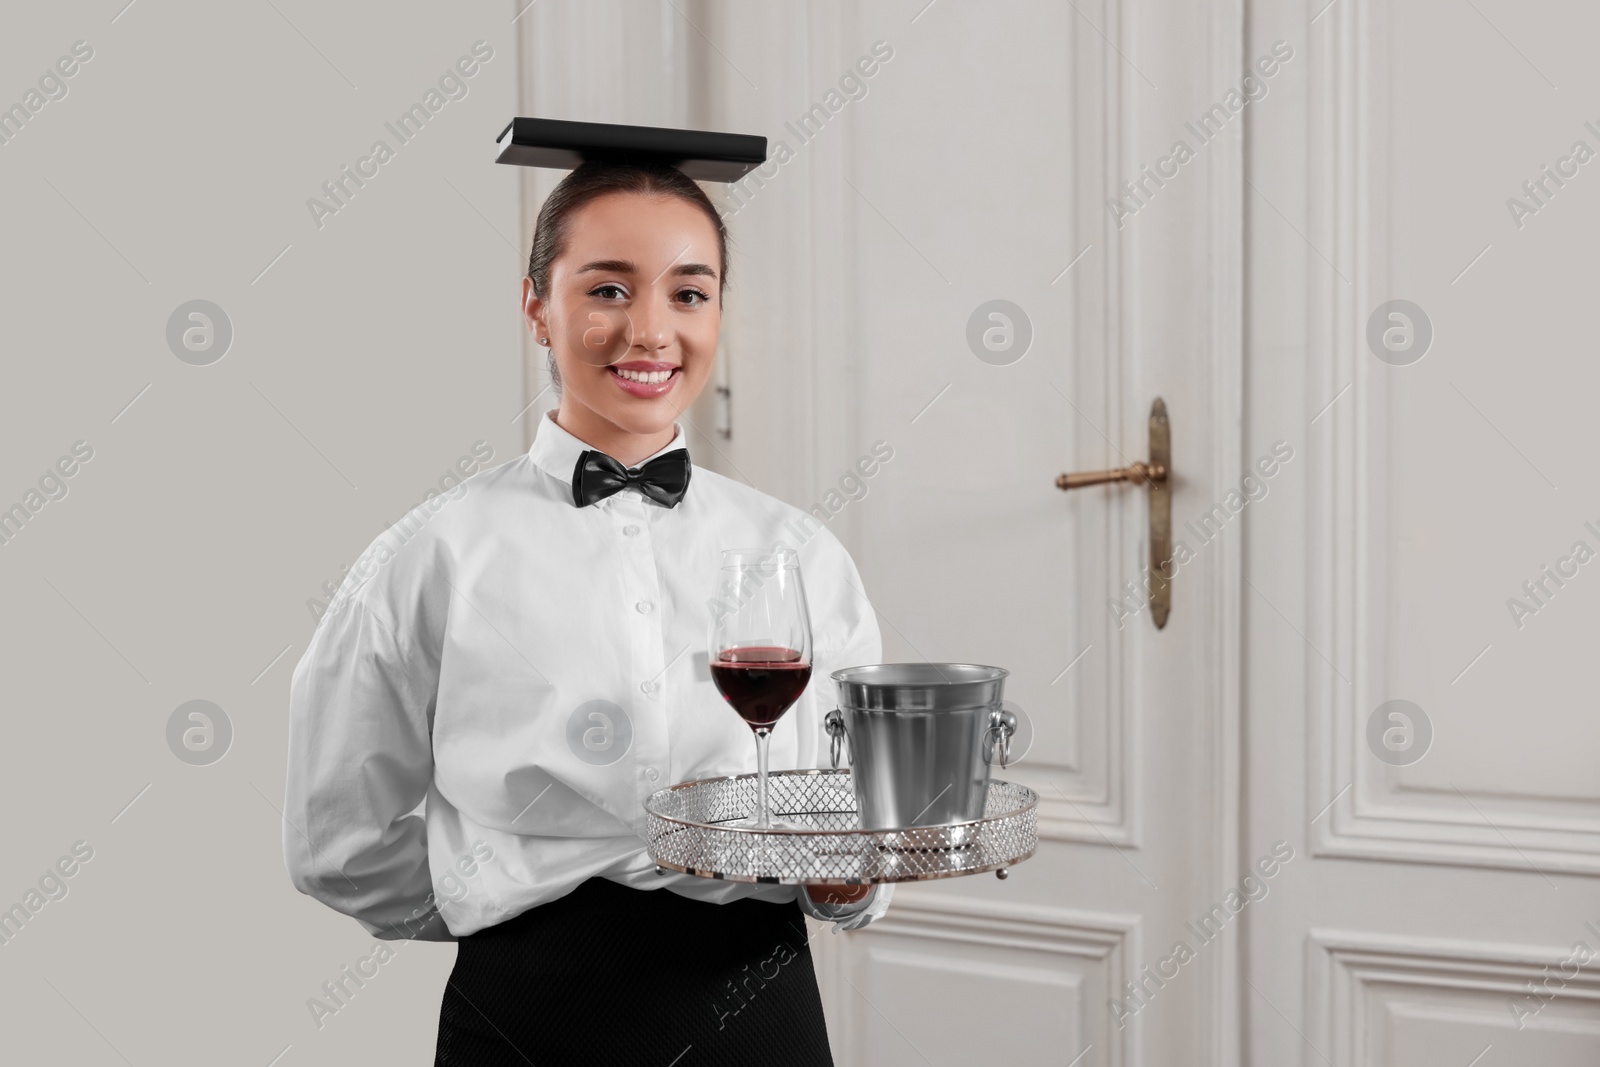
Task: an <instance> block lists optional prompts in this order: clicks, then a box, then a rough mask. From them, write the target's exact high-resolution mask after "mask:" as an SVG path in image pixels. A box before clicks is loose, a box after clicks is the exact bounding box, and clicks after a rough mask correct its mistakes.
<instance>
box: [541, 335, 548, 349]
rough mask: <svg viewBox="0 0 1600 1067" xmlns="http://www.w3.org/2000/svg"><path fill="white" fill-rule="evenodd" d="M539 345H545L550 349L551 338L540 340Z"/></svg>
mask: <svg viewBox="0 0 1600 1067" xmlns="http://www.w3.org/2000/svg"><path fill="white" fill-rule="evenodd" d="M539 343H540V344H542V345H544V346H545V347H546V348H549V347H550V338H548V337H541V338H539Z"/></svg>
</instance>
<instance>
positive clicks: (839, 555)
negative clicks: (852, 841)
mask: <svg viewBox="0 0 1600 1067" xmlns="http://www.w3.org/2000/svg"><path fill="white" fill-rule="evenodd" d="M819 533H820V535H821V536H820V537H819V539H818V540H819V543H820V544H819V547H822V548H825V549H828V550H831V551H832V552H833V553H836V557H835V558H836V559H837V560H838V569H839V579H840V580H838V581H837V582H836V583H830V588H829V589H828V590H827V592H826V600H825V601H824V603H823V610H824V612H826V615H825V616H824V615H822V613H819V617H826V618H828V619H830V620H834V621H838V622H842V623H843V626H844V631H843V635H842V638H841V639H840V640H839V642H838V645H837V647H836V648H835V649H833V650H830V654H829V656H828V662H827V663H825V664H822V665H821V670H819V671H818V672H817V675H818V676H819V677H821V678H822V679H824V680H825V681H824V682H823V685H824V686H825V688H824V689H822V690H821V691H820V693H819V695H821V696H822V697H823V710H824V711H826V709H828V708H832V707H833V706H834V692H833V683H832V680H831V679H829V678H828V675H829V674H831V673H832V672H833V671H836V670H839V669H840V668H843V667H859V666H863V665H865V664H869V663H881V662H882V661H883V636H882V634H881V633H880V631H879V629H878V614H877V612H876V611H875V610H873V607H872V602H871V601H869V600H868V599H867V595H866V591H865V590H866V586H865V585H864V584H863V583H862V581H861V574H860V573H859V572H858V571H857V570H856V565H855V561H854V560H852V559H851V558H850V554H849V553H848V552H846V551H845V549H844V546H843V545H842V544H840V542H839V540H838V539H837V538H836V537H834V535H833V533H832V532H831V531H829V530H822V531H819ZM827 751H828V749H827V747H826V746H824V748H823V752H824V753H825V754H826V753H827ZM818 762H819V764H820V765H823V766H826V765H827V764H823V763H822V762H821V761H820V760H819V761H818ZM840 765H841V766H843V757H841V764H840ZM802 888H803V891H802V892H801V894H800V897H801V900H800V908H801V910H802V911H804V912H805V913H806V914H807V915H809V916H811V917H812V918H813V919H822V920H826V921H829V922H832V923H833V924H834V925H833V929H834V932H835V933H837V932H838V931H840V930H856V929H859V928H861V927H863V926H866V925H867V924H868V923H870V922H872V921H873V920H875V919H879V918H881V917H882V916H883V914H884V913H885V912H887V911H888V910H889V901H890V899H891V898H892V897H893V896H894V885H893V883H888V882H885V883H883V884H881V885H875V886H821V885H819V886H804V887H802Z"/></svg>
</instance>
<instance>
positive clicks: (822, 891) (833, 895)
mask: <svg viewBox="0 0 1600 1067" xmlns="http://www.w3.org/2000/svg"><path fill="white" fill-rule="evenodd" d="M872 889H873V887H872V886H870V885H808V886H806V894H807V895H808V896H810V897H811V899H812V901H814V902H815V903H818V904H854V903H855V902H856V901H858V900H860V899H862V898H863V897H865V896H866V895H867V894H868V893H870V892H872Z"/></svg>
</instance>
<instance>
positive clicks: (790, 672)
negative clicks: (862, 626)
mask: <svg viewBox="0 0 1600 1067" xmlns="http://www.w3.org/2000/svg"><path fill="white" fill-rule="evenodd" d="M710 649H711V679H712V681H714V682H715V683H716V685H717V689H718V691H719V692H721V693H722V696H723V698H724V699H726V700H727V702H728V703H729V704H731V705H732V706H733V710H734V711H736V712H738V713H739V717H740V718H742V719H744V721H745V722H746V723H748V724H749V726H750V729H751V730H753V731H755V735H756V813H755V816H754V817H752V818H744V819H739V820H737V821H734V822H730V823H728V824H727V825H729V826H739V827H752V828H756V829H762V830H766V829H771V828H773V827H777V828H783V827H786V826H789V825H790V824H788V823H783V822H777V821H774V820H773V819H772V817H771V814H770V812H769V811H768V808H767V741H768V738H769V737H770V736H771V734H772V728H773V727H774V726H775V725H777V722H778V720H779V719H780V718H782V717H783V713H784V712H786V711H788V710H789V708H790V706H791V705H793V704H794V702H795V701H796V700H798V699H799V698H800V694H801V693H804V692H805V689H806V684H807V683H808V682H810V681H811V619H810V617H809V616H808V614H807V612H806V593H805V587H804V586H803V585H802V584H801V581H800V560H799V558H798V557H797V556H796V555H795V554H794V552H793V551H792V550H789V549H786V548H775V549H772V550H765V551H764V550H759V549H729V550H727V551H725V552H723V553H722V570H721V573H720V575H719V578H718V583H717V595H716V596H715V597H714V598H713V599H712V601H711V638H710Z"/></svg>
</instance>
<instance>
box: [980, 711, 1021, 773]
mask: <svg viewBox="0 0 1600 1067" xmlns="http://www.w3.org/2000/svg"><path fill="white" fill-rule="evenodd" d="M997 732H998V733H999V734H1000V769H1001V770H1005V769H1006V768H1007V766H1008V765H1009V764H1010V762H1011V737H1012V735H1013V734H1015V733H1016V732H1017V717H1016V715H1015V714H1013V713H1012V712H1010V711H1008V710H1006V709H1005V708H996V709H995V710H994V711H992V712H990V713H989V728H988V729H987V730H985V731H984V732H983V762H985V763H988V764H993V763H994V748H995V739H994V735H995V734H996V733H997Z"/></svg>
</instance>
